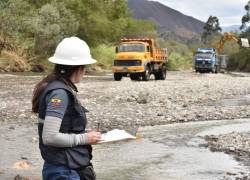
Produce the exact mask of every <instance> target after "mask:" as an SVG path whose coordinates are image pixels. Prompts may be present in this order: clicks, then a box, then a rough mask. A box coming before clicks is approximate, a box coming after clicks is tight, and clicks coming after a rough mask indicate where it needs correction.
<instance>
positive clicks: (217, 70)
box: [215, 66, 219, 74]
mask: <svg viewBox="0 0 250 180" xmlns="http://www.w3.org/2000/svg"><path fill="white" fill-rule="evenodd" d="M218 72H219V67H218V66H215V73H216V74H217V73H218Z"/></svg>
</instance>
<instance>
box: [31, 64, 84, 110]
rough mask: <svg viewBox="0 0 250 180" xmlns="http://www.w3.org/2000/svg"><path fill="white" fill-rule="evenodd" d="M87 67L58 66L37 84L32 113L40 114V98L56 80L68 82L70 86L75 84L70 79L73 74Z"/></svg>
mask: <svg viewBox="0 0 250 180" xmlns="http://www.w3.org/2000/svg"><path fill="white" fill-rule="evenodd" d="M84 68H85V66H83V65H81V66H68V65H67V66H66V65H60V64H56V65H55V67H54V71H53V72H52V73H50V74H49V75H47V76H46V77H45V78H43V79H42V80H41V81H40V82H39V83H37V84H36V86H35V88H34V91H33V97H32V112H33V113H38V109H39V97H40V95H41V94H42V93H43V91H44V90H45V89H46V87H47V86H48V85H49V83H51V82H52V81H55V80H62V81H66V82H68V83H69V84H73V83H72V82H71V81H70V77H71V76H72V74H73V73H74V72H76V71H78V70H80V69H82V70H83V69H84Z"/></svg>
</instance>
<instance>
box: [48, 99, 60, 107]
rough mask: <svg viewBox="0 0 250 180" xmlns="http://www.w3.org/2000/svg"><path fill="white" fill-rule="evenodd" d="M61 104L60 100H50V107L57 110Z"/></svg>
mask: <svg viewBox="0 0 250 180" xmlns="http://www.w3.org/2000/svg"><path fill="white" fill-rule="evenodd" d="M61 103H62V100H61V99H55V98H52V99H51V100H50V106H51V107H54V108H59V107H60V106H61Z"/></svg>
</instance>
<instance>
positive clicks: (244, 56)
mask: <svg viewBox="0 0 250 180" xmlns="http://www.w3.org/2000/svg"><path fill="white" fill-rule="evenodd" d="M228 68H229V69H230V70H237V71H247V72H250V50H249V49H241V50H240V51H239V52H238V53H235V54H233V55H231V56H230V57H229V62H228Z"/></svg>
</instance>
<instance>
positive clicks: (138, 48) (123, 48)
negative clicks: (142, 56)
mask: <svg viewBox="0 0 250 180" xmlns="http://www.w3.org/2000/svg"><path fill="white" fill-rule="evenodd" d="M118 52H145V47H144V45H143V44H122V45H120V46H118Z"/></svg>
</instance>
